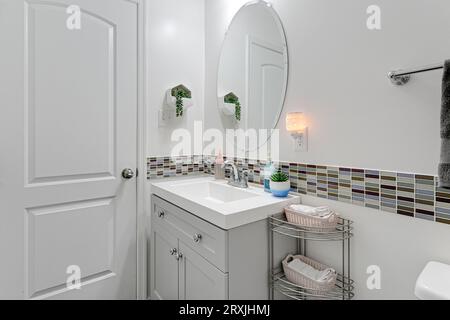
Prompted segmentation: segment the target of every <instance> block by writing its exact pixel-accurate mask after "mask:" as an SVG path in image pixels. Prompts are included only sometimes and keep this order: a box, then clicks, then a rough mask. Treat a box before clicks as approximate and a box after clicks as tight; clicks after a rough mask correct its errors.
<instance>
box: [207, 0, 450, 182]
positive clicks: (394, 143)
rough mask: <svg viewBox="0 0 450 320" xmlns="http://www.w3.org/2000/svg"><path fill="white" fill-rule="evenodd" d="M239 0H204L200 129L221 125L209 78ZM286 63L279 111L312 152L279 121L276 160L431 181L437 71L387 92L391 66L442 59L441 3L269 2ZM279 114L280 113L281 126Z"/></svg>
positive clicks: (445, 15)
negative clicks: (373, 15)
mask: <svg viewBox="0 0 450 320" xmlns="http://www.w3.org/2000/svg"><path fill="white" fill-rule="evenodd" d="M245 2H246V1H245V0H233V1H230V0H208V1H206V52H207V56H206V104H205V105H206V111H207V112H206V113H205V126H206V127H208V128H215V127H218V128H221V125H222V124H221V121H220V118H219V114H218V113H217V112H208V110H216V77H217V66H218V61H219V55H220V50H221V44H222V41H223V38H224V33H225V31H226V29H227V26H228V23H229V22H230V21H231V19H232V17H233V15H234V13H235V12H236V11H237V10H238V9H239V8H240V6H241V5H242V4H244V3H245ZM272 3H273V4H274V7H275V9H276V10H277V11H278V13H279V15H280V16H281V19H282V21H283V23H284V27H285V29H286V33H287V40H288V46H289V56H290V79H289V87H288V93H287V99H286V105H285V112H292V111H303V112H305V113H306V115H307V117H308V118H309V123H310V141H309V142H310V150H309V152H308V153H294V152H293V150H292V149H293V147H292V143H291V141H292V140H291V138H290V136H289V135H288V134H287V133H286V132H285V129H284V124H285V122H284V121H281V123H280V129H281V130H282V131H283V132H282V134H281V141H283V142H284V141H286V143H282V144H281V159H282V160H285V161H298V162H306V163H318V164H323V165H337V166H350V167H363V168H373V169H383V170H393V171H405V172H415V173H423V174H433V175H434V174H436V173H437V164H438V159H439V145H440V141H439V112H440V79H441V77H442V72H439V71H438V72H431V73H428V74H423V75H419V76H417V77H415V78H414V80H413V81H412V82H411V83H410V84H409V85H408V86H405V87H393V86H391V85H390V83H389V81H388V80H387V77H386V74H387V72H388V71H390V70H391V69H396V68H402V67H413V66H420V65H424V64H425V65H426V64H430V63H435V62H440V61H443V60H445V59H446V58H450V43H448V42H446V41H443V39H446V38H448V30H450V19H449V18H450V14H449V12H450V4H449V3H448V1H447V0H436V1H433V2H432V3H430V2H429V1H427V0H397V1H390V0H376V1H373V0H340V1H332V0H273V1H272ZM372 4H378V5H379V6H380V7H381V9H382V30H381V31H369V30H368V29H367V28H366V18H367V15H366V9H367V7H368V6H369V5H372ZM284 117H285V115H283V119H284Z"/></svg>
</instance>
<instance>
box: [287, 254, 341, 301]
mask: <svg viewBox="0 0 450 320" xmlns="http://www.w3.org/2000/svg"><path fill="white" fill-rule="evenodd" d="M294 259H299V260H301V261H302V262H304V263H306V264H307V265H309V266H311V267H313V268H314V269H316V270H319V271H324V270H326V269H328V267H327V266H326V265H323V264H321V263H319V262H317V261H314V260H312V259H309V258H307V257H305V256H293V255H288V256H287V257H286V259H284V260H283V269H284V274H285V276H286V279H288V280H289V281H290V282H292V283H293V284H296V285H298V286H300V287H302V288H304V289H307V290H311V291H313V293H320V292H328V291H331V290H332V289H333V288H334V287H335V285H336V279H337V274H336V273H335V274H334V275H333V276H332V277H331V278H330V280H329V281H328V282H318V281H315V280H313V279H311V278H308V277H306V276H304V275H303V274H301V273H298V272H297V271H295V270H293V269H291V267H289V263H290V262H291V261H292V260H294Z"/></svg>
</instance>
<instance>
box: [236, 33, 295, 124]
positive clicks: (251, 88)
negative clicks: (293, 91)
mask: <svg viewBox="0 0 450 320" xmlns="http://www.w3.org/2000/svg"><path fill="white" fill-rule="evenodd" d="M248 43H249V49H248V50H249V54H248V59H249V61H248V72H247V76H248V108H247V109H246V113H247V116H246V117H245V118H246V119H247V128H248V129H273V128H274V126H275V124H276V122H275V121H278V114H279V112H280V106H282V105H283V99H284V85H285V74H286V73H285V68H286V62H285V58H284V49H283V47H282V46H277V45H274V44H270V43H266V42H264V41H261V40H258V39H254V38H250V39H249V41H248Z"/></svg>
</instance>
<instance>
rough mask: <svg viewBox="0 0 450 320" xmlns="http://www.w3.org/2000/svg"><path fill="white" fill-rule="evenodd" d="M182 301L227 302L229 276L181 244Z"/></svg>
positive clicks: (180, 276)
mask: <svg viewBox="0 0 450 320" xmlns="http://www.w3.org/2000/svg"><path fill="white" fill-rule="evenodd" d="M179 248H180V253H181V254H182V258H181V259H180V275H179V278H180V300H227V299H228V274H225V273H222V271H220V270H219V269H217V268H216V267H214V266H213V265H212V264H210V263H209V262H208V261H207V260H205V259H204V258H203V257H202V256H200V255H199V254H198V253H196V252H194V251H193V250H191V249H190V248H189V247H188V246H187V245H185V244H184V243H182V242H179Z"/></svg>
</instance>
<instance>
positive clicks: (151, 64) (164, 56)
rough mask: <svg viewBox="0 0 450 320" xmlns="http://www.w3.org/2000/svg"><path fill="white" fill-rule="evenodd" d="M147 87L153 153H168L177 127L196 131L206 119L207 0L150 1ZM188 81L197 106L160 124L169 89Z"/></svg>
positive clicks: (148, 130)
mask: <svg viewBox="0 0 450 320" xmlns="http://www.w3.org/2000/svg"><path fill="white" fill-rule="evenodd" d="M147 3H148V5H147V18H148V20H147V21H148V23H147V52H148V54H147V66H148V67H147V79H148V81H147V90H148V112H147V114H148V129H147V132H148V150H147V154H148V155H149V156H167V155H170V153H171V148H172V146H173V145H174V144H175V143H172V142H171V134H172V131H173V130H174V129H177V128H185V129H188V130H190V131H191V132H192V130H193V126H194V121H196V120H200V121H201V120H203V107H204V78H205V37H204V34H205V18H204V17H205V16H204V13H205V2H204V0H183V1H180V0H164V1H161V0H148V1H147ZM179 84H184V85H186V86H187V87H188V88H189V89H191V90H192V94H193V100H194V107H193V108H190V109H189V110H188V111H187V112H186V113H185V116H184V117H183V118H182V119H176V120H174V121H173V122H171V123H169V124H168V125H167V126H166V127H164V128H159V127H158V111H159V110H160V109H161V107H162V105H163V101H164V97H165V93H166V90H167V89H169V88H173V87H174V86H176V85H179Z"/></svg>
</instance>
